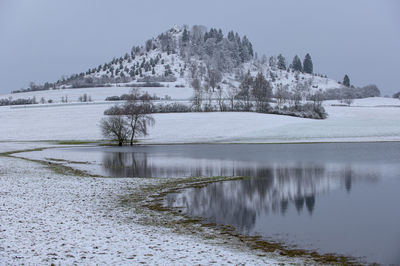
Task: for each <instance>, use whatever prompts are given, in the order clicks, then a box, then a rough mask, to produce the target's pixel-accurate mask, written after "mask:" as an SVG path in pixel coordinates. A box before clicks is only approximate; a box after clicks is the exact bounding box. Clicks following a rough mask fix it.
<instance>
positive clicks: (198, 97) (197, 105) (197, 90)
mask: <svg viewBox="0 0 400 266" xmlns="http://www.w3.org/2000/svg"><path fill="white" fill-rule="evenodd" d="M191 85H192V88H193V96H192V98H191V102H192V105H193V108H194V110H195V111H196V112H201V107H202V102H203V91H202V89H201V82H200V80H199V79H198V78H195V79H193V81H192V83H191Z"/></svg>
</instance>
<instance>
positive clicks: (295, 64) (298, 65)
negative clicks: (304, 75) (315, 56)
mask: <svg viewBox="0 0 400 266" xmlns="http://www.w3.org/2000/svg"><path fill="white" fill-rule="evenodd" d="M292 68H293V70H294V71H300V72H302V71H303V66H302V64H301V60H300V58H299V57H298V56H297V55H296V56H295V57H294V58H293V62H292Z"/></svg>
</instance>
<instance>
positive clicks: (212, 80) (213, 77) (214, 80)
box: [208, 69, 222, 92]
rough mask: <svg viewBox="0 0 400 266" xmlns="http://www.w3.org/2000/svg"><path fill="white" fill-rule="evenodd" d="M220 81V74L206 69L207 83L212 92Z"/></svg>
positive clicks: (214, 70)
mask: <svg viewBox="0 0 400 266" xmlns="http://www.w3.org/2000/svg"><path fill="white" fill-rule="evenodd" d="M221 79H222V74H221V72H220V71H218V70H216V69H208V82H209V84H210V86H211V88H212V90H213V92H214V91H215V87H217V85H218V83H219V82H220V81H221Z"/></svg>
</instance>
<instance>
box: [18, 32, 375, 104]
mask: <svg viewBox="0 0 400 266" xmlns="http://www.w3.org/2000/svg"><path fill="white" fill-rule="evenodd" d="M288 61H289V60H287V59H286V58H285V57H284V56H282V55H278V56H270V57H267V56H265V55H262V56H258V55H257V53H256V52H254V50H253V45H252V43H251V41H250V40H249V39H248V38H247V37H246V36H245V35H244V36H240V35H239V34H238V33H234V32H233V31H230V32H228V33H227V34H226V35H224V33H223V32H222V30H220V29H219V30H217V29H215V28H211V29H210V30H208V29H207V28H206V27H204V26H199V25H195V26H193V27H192V28H190V29H189V27H187V26H184V27H178V26H174V27H173V28H171V29H169V30H167V31H166V32H163V33H161V34H159V35H158V36H157V37H155V38H152V39H149V40H147V41H145V43H144V44H143V45H141V46H133V47H132V49H131V51H130V52H127V53H126V54H124V55H122V56H121V57H115V58H113V59H112V60H111V61H109V62H106V63H103V64H100V65H98V66H97V67H93V68H90V69H88V70H87V71H86V72H81V73H79V74H74V75H71V76H69V77H63V78H61V79H60V80H58V81H56V82H46V83H45V84H43V85H35V84H33V83H32V84H30V87H29V88H27V89H21V90H19V91H14V92H26V91H37V90H50V89H65V88H88V87H113V86H141V87H143V86H146V87H159V86H170V87H193V86H192V82H193V79H199V80H200V81H201V82H204V83H207V84H208V85H209V86H211V87H212V88H213V91H214V88H215V87H217V86H220V87H221V88H222V89H225V90H226V89H228V88H238V87H239V85H240V82H241V80H242V79H243V77H244V76H245V74H246V73H248V72H250V73H251V75H252V76H255V75H256V74H257V73H258V72H261V73H263V74H264V76H265V77H266V79H267V80H268V82H269V83H270V84H271V86H272V89H273V91H274V92H275V91H276V90H277V88H285V89H286V90H287V91H288V92H293V93H295V91H297V92H299V91H300V92H301V94H302V96H303V97H308V96H309V95H310V94H311V93H312V92H315V91H318V90H320V91H326V90H330V91H331V92H332V91H335V90H338V89H343V88H345V87H346V86H343V85H342V84H341V83H340V82H338V81H335V80H333V79H329V78H328V77H327V76H326V75H322V74H316V73H314V72H313V63H312V59H311V56H310V55H309V54H307V55H306V57H305V58H304V60H303V62H302V61H301V59H300V58H299V57H298V56H295V58H293V60H292V62H291V63H289V62H288ZM349 86H350V85H349ZM331 94H332V93H331ZM364 96H365V97H373V96H379V90H378V92H377V91H376V90H375V91H373V92H372V93H369V94H368V95H364ZM326 98H327V99H332V98H335V96H332V95H328V96H327V97H326ZM336 98H337V97H336ZM356 98H361V96H360V95H358V97H356Z"/></svg>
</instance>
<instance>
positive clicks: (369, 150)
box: [87, 143, 400, 265]
mask: <svg viewBox="0 0 400 266" xmlns="http://www.w3.org/2000/svg"><path fill="white" fill-rule="evenodd" d="M89 151H90V149H88V151H87V152H89ZM91 151H92V152H96V153H99V152H100V153H101V154H102V169H103V171H104V173H106V174H108V175H110V176H115V177H187V176H248V177H251V178H249V179H244V180H237V181H225V182H218V183H213V184H210V185H208V186H206V187H204V188H193V189H185V190H183V191H182V192H180V193H176V194H170V195H169V196H168V197H167V198H166V200H165V204H166V205H168V206H172V207H177V208H182V210H183V211H184V212H185V213H187V214H189V215H191V216H200V217H203V218H205V219H207V220H208V221H210V222H215V223H220V224H230V225H233V226H234V227H235V228H236V229H237V230H238V231H240V232H241V233H244V234H249V235H260V236H262V237H263V238H265V239H267V240H273V241H281V242H283V243H286V244H288V245H293V246H296V247H298V248H306V249H312V250H317V251H319V252H321V253H332V252H334V253H339V254H343V255H350V256H354V257H360V258H361V260H362V261H363V262H378V263H382V264H395V265H398V264H400V206H399V205H400V193H399V190H400V143H342V144H284V145H255V144H251V145H245V144H237V145H160V146H138V147H133V148H131V147H125V148H114V147H110V148H100V149H91Z"/></svg>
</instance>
